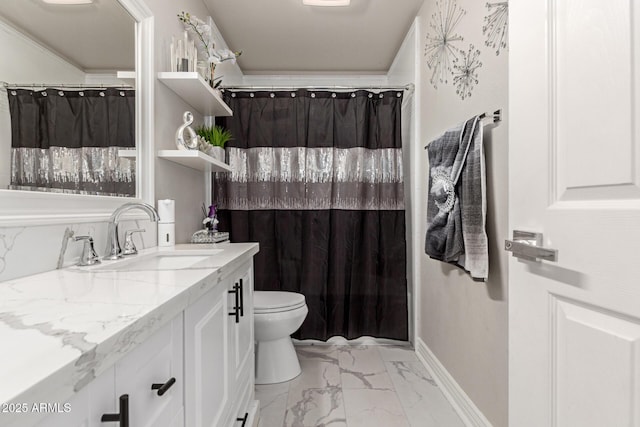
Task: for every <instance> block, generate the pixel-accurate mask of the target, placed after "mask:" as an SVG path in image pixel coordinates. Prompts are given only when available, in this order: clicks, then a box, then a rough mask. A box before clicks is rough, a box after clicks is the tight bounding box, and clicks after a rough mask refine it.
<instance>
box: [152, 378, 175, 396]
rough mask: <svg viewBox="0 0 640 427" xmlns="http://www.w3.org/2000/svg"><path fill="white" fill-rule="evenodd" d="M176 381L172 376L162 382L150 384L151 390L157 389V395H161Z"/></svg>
mask: <svg viewBox="0 0 640 427" xmlns="http://www.w3.org/2000/svg"><path fill="white" fill-rule="evenodd" d="M175 383H176V379H175V378H174V377H171V378H169V381H167V382H166V383H162V384H156V383H154V384H151V390H158V396H162V395H163V394H165V393H166V392H167V390H169V389H170V388H171V386H172V385H174V384H175Z"/></svg>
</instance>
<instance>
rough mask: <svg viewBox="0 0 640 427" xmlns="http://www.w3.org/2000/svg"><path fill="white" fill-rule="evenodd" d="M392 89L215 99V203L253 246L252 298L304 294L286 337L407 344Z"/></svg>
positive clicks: (396, 103) (397, 128) (237, 235)
mask: <svg viewBox="0 0 640 427" xmlns="http://www.w3.org/2000/svg"><path fill="white" fill-rule="evenodd" d="M402 96H403V94H402V92H401V91H385V92H382V93H380V94H378V93H372V92H368V91H363V90H358V91H354V92H347V93H335V94H334V93H331V92H324V91H316V92H311V91H308V90H297V91H293V92H290V91H287V92H279V91H276V92H273V93H271V92H253V93H250V92H231V93H230V92H228V91H227V92H226V93H225V101H226V102H227V103H228V105H229V106H230V107H231V109H232V110H233V112H234V114H233V117H228V118H224V119H219V121H220V122H221V123H222V124H224V125H225V126H226V127H227V128H228V129H230V130H231V132H232V133H233V136H234V139H233V140H232V141H231V142H230V143H229V144H227V157H228V159H229V164H230V165H231V167H232V168H233V172H230V173H225V174H216V177H215V183H214V203H217V204H218V206H219V208H220V210H219V218H220V226H221V229H222V230H225V231H230V233H231V240H232V241H234V242H243V241H252V242H259V243H260V252H259V253H258V254H257V255H256V257H255V259H254V274H255V282H256V283H255V287H256V289H257V290H283V291H294V292H300V293H302V294H304V295H305V297H306V301H307V305H308V307H309V314H308V316H307V319H306V320H305V322H304V324H303V325H302V327H301V328H300V330H299V331H298V332H297V333H296V334H295V335H294V337H297V338H301V339H320V340H326V339H328V338H330V337H332V336H343V337H345V338H348V339H353V338H357V337H361V336H373V337H378V338H391V339H398V340H407V339H408V314H407V278H406V240H405V211H404V183H403V171H402V140H401V123H400V117H401V106H402Z"/></svg>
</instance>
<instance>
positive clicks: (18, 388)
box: [0, 243, 258, 425]
mask: <svg viewBox="0 0 640 427" xmlns="http://www.w3.org/2000/svg"><path fill="white" fill-rule="evenodd" d="M216 249H223V251H222V252H220V253H214V252H216ZM207 250H209V252H208V253H207ZM168 251H180V252H181V253H184V254H185V255H187V254H189V255H201V254H213V255H211V256H210V257H207V258H205V259H204V260H202V261H200V262H198V263H196V264H194V265H193V266H191V267H189V268H185V269H180V270H154V271H113V270H109V267H108V265H109V263H118V262H123V261H110V262H109V261H103V263H102V264H101V265H100V266H98V267H70V268H65V269H61V270H54V271H49V272H46V273H41V274H36V275H33V276H28V277H22V278H20V279H15V280H9V281H6V282H1V283H0V404H2V403H8V402H14V403H25V402H26V403H30V404H31V403H34V402H36V403H37V402H52V401H56V402H60V401H63V400H64V399H68V398H69V397H70V396H71V395H72V394H73V393H74V392H76V391H78V390H80V389H81V388H83V387H84V386H85V385H86V384H88V383H89V382H91V381H92V380H93V379H94V378H95V377H97V376H98V375H100V374H101V373H102V372H104V371H105V370H106V369H108V368H109V367H111V366H113V364H114V363H115V362H116V361H117V360H119V359H120V358H122V357H123V356H124V355H125V354H126V353H128V352H129V351H130V350H131V349H132V348H134V347H135V346H136V345H137V344H139V343H141V342H143V341H144V340H146V339H147V338H148V337H149V336H150V335H151V334H152V333H153V332H155V331H156V330H158V329H159V328H160V327H161V326H162V325H164V324H165V323H166V322H168V321H170V320H171V319H172V318H173V317H175V316H176V315H178V314H179V313H180V312H181V311H183V310H184V309H185V308H186V307H187V306H189V305H190V304H191V303H192V302H194V301H196V300H197V299H198V298H199V297H200V296H201V295H202V294H204V293H205V292H207V291H208V290H210V289H212V288H213V287H215V286H216V285H217V284H218V283H220V282H221V281H222V280H223V279H225V278H226V277H227V276H228V275H229V274H231V273H232V272H233V271H234V270H235V269H236V268H238V267H239V266H240V265H241V264H243V263H244V262H246V261H247V260H249V259H250V258H251V257H252V256H253V255H255V254H256V253H257V252H258V244H257V243H223V244H217V245H177V246H175V247H174V248H158V247H156V248H151V249H146V250H142V251H140V254H138V255H137V256H138V257H141V256H145V255H148V254H154V253H158V252H168ZM124 262H127V261H124ZM112 265H115V264H112ZM8 415H11V414H6V413H0V419H2V418H4V421H7V419H6V418H5V417H6V416H8ZM0 424H3V425H4V422H3V423H0Z"/></svg>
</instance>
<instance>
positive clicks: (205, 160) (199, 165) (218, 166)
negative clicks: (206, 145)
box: [158, 150, 232, 172]
mask: <svg viewBox="0 0 640 427" xmlns="http://www.w3.org/2000/svg"><path fill="white" fill-rule="evenodd" d="M158 157H160V158H161V159H166V160H169V161H171V162H174V163H179V164H181V165H183V166H187V167H189V168H191V169H196V170H201V171H205V172H231V171H232V169H231V166H229V165H228V164H226V163H223V162H221V161H219V160H216V159H214V158H213V157H211V156H208V155H206V154H204V153H203V152H202V151H200V150H160V151H158Z"/></svg>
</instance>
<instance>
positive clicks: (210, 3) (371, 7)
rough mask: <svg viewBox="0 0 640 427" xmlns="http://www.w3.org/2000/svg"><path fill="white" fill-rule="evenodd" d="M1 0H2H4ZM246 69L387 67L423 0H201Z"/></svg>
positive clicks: (375, 70)
mask: <svg viewBox="0 0 640 427" xmlns="http://www.w3.org/2000/svg"><path fill="white" fill-rule="evenodd" d="M3 1H4V0H3ZM203 1H204V3H205V4H206V5H207V7H208V9H209V12H210V13H211V16H212V17H213V20H214V22H215V23H216V26H217V27H218V29H219V30H220V32H221V33H222V36H223V37H224V39H225V41H226V42H227V44H228V45H229V48H230V49H232V50H242V51H243V54H242V56H241V57H240V58H238V64H239V66H240V68H241V69H242V71H243V73H245V74H311V73H314V74H320V73H323V74H325V73H326V74H380V73H386V72H387V71H388V69H389V67H390V66H391V63H392V62H393V59H394V57H395V55H396V53H397V52H398V49H399V48H400V45H401V44H402V41H403V40H404V37H405V35H406V33H407V32H408V31H409V28H410V27H411V23H412V22H413V18H414V17H415V16H416V14H417V12H418V10H419V9H420V7H421V5H422V3H423V1H424V0H400V1H398V0H393V1H392V0H351V6H346V7H318V6H305V5H303V4H302V0H203Z"/></svg>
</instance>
